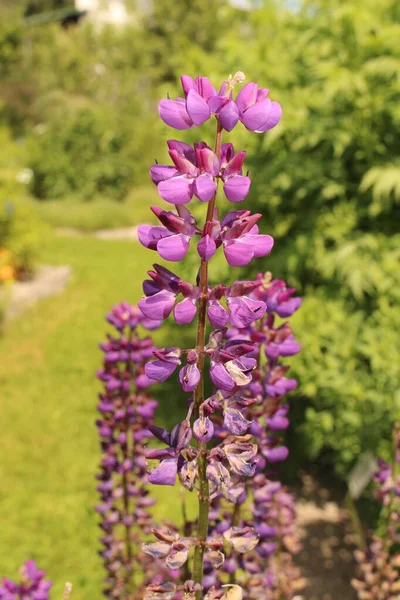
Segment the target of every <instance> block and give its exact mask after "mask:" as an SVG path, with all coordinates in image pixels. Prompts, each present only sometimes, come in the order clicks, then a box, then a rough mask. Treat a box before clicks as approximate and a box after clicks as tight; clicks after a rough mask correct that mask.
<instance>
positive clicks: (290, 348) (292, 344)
mask: <svg viewBox="0 0 400 600" xmlns="http://www.w3.org/2000/svg"><path fill="white" fill-rule="evenodd" d="M300 350H301V344H300V343H299V342H297V341H296V340H295V339H294V337H293V336H292V335H291V336H289V337H288V338H286V340H284V341H283V342H282V343H281V344H280V352H279V353H280V355H281V356H294V355H295V354H298V353H299V352H300Z"/></svg>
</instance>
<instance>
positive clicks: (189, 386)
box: [179, 350, 200, 392]
mask: <svg viewBox="0 0 400 600" xmlns="http://www.w3.org/2000/svg"><path fill="white" fill-rule="evenodd" d="M198 360H199V355H198V354H197V352H196V350H190V351H189V352H188V355H187V364H186V366H185V367H183V369H181V370H180V372H179V381H180V383H181V386H182V389H183V391H184V392H193V391H194V390H195V389H196V388H197V386H198V383H199V381H200V371H199V368H198V366H197V361H198Z"/></svg>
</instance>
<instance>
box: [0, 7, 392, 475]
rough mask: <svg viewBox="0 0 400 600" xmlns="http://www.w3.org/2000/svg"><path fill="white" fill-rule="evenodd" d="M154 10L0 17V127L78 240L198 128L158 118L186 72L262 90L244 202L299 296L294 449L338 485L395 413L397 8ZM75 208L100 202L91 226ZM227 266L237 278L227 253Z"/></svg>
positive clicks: (381, 445) (245, 139)
mask: <svg viewBox="0 0 400 600" xmlns="http://www.w3.org/2000/svg"><path fill="white" fill-rule="evenodd" d="M22 4H23V3H21V5H22ZM260 4H261V5H260ZM288 4H289V3H288ZM153 8H154V10H153V12H148V13H144V14H143V15H141V16H140V17H139V18H138V19H137V21H136V22H135V24H134V25H130V26H128V27H125V28H121V29H113V28H111V27H104V28H100V29H99V28H96V27H93V26H91V25H90V24H89V23H88V22H85V21H83V22H82V24H80V25H79V26H77V27H70V28H68V29H63V28H61V27H60V26H59V25H57V24H53V25H44V26H41V27H25V28H24V27H23V24H22V20H21V19H20V18H19V17H18V15H17V13H16V11H14V12H13V14H14V15H15V16H14V18H8V19H0V69H1V76H2V80H3V86H2V89H1V91H0V123H1V124H2V126H3V127H4V128H7V129H8V131H9V138H10V139H11V138H12V137H14V138H21V137H23V138H24V140H25V142H24V147H25V149H26V150H27V152H26V154H25V158H24V161H25V162H24V164H23V165H22V166H23V167H25V168H30V169H32V172H33V178H32V182H31V184H29V185H28V186H25V189H26V188H27V187H29V189H30V191H31V193H32V194H33V195H34V196H35V197H37V198H40V199H43V200H47V201H49V200H50V201H51V202H48V204H49V208H48V210H47V213H46V208H45V206H44V205H45V204H46V203H43V207H42V208H41V210H40V211H39V212H40V213H41V214H44V215H45V214H47V220H49V221H51V222H53V224H58V225H63V226H66V225H68V224H69V222H68V218H69V215H70V216H71V219H72V220H73V225H74V226H77V225H78V224H79V220H80V218H82V222H83V223H84V224H83V225H82V226H83V228H85V229H92V228H93V227H94V223H98V222H100V223H101V226H103V223H105V221H109V222H110V223H118V224H122V223H120V221H119V219H120V218H121V215H122V217H123V215H124V214H125V212H124V211H125V209H126V207H128V206H129V202H130V200H129V199H130V198H131V197H132V190H133V189H134V188H136V187H137V186H138V185H140V186H141V185H142V184H143V183H144V181H147V169H148V166H149V165H150V164H152V162H153V160H154V158H155V157H157V158H158V159H159V160H160V161H162V160H164V159H165V145H164V144H163V143H160V140H162V139H164V138H165V137H166V136H167V135H169V136H170V137H175V136H176V137H179V138H182V137H183V138H184V139H187V140H193V139H195V138H196V136H197V134H198V132H197V131H189V132H185V133H184V134H181V132H179V133H176V132H175V133H174V132H172V131H171V130H168V129H167V128H166V127H164V125H163V124H162V123H160V122H159V121H158V120H157V119H156V106H157V99H158V98H159V97H160V96H165V95H166V94H167V92H169V93H170V94H171V96H174V95H176V94H177V93H178V91H179V85H178V75H179V74H180V73H182V72H186V73H189V74H193V75H195V74H196V73H201V74H204V75H209V76H210V77H211V78H212V79H213V81H215V82H216V83H217V82H218V81H219V80H221V79H222V77H226V75H227V74H229V73H234V72H235V71H237V70H239V69H240V70H243V71H244V72H245V73H246V75H247V76H248V78H249V79H250V80H253V81H258V82H260V83H261V84H262V85H267V86H268V87H270V88H271V90H272V91H271V96H272V98H273V99H277V100H279V101H280V102H281V103H282V105H283V111H284V113H283V120H282V123H281V125H280V126H279V127H277V128H276V129H274V130H273V131H271V132H270V133H269V134H268V135H266V136H258V135H256V134H248V132H246V131H245V130H243V129H242V128H239V127H237V128H236V130H235V131H234V132H233V136H230V139H233V140H234V142H235V145H236V146H237V147H238V148H239V147H246V148H247V149H248V161H247V166H249V167H250V169H251V176H252V178H253V186H252V194H251V198H250V204H251V206H252V208H253V209H254V210H258V211H259V212H261V213H262V214H263V220H264V223H263V228H264V229H265V230H267V231H268V232H269V233H272V234H273V235H274V237H275V239H276V246H275V249H274V251H273V253H272V255H271V257H270V258H268V261H265V262H262V261H259V265H258V266H257V267H256V268H258V269H259V270H266V269H270V270H272V271H273V272H274V274H275V276H278V277H285V278H287V279H288V280H289V282H290V283H292V284H294V285H297V287H298V288H299V291H300V292H301V293H302V295H304V297H305V302H304V306H303V308H302V310H301V311H300V312H299V314H298V315H297V316H296V318H295V327H296V331H297V334H298V336H299V337H300V338H301V341H302V343H303V351H302V353H301V355H300V356H299V357H297V358H296V359H295V361H294V364H295V367H294V371H295V372H296V374H297V375H298V376H299V377H300V379H301V386H300V388H299V392H298V394H299V400H298V402H297V404H296V402H293V404H294V413H293V414H294V416H295V423H294V427H295V430H296V436H295V437H296V440H299V441H298V443H299V445H300V446H301V448H300V450H301V452H302V453H303V456H306V457H308V458H314V457H317V456H321V455H323V456H324V458H325V460H326V461H327V462H329V463H331V464H333V465H334V466H335V468H336V469H337V471H338V472H339V473H340V474H341V475H342V476H345V475H346V474H347V473H348V471H349V468H350V466H351V464H352V463H353V462H354V461H355V460H356V457H357V455H358V454H359V453H360V452H361V451H362V450H366V449H372V450H373V451H374V452H375V453H376V452H379V453H383V454H387V452H388V445H389V439H390V429H391V424H392V422H393V421H394V420H395V418H398V416H399V412H400V396H399V392H398V382H399V379H400V346H399V343H400V342H399V336H398V335H397V334H396V331H398V329H399V326H400V316H399V312H400V311H399V296H400V292H399V290H400V287H399V284H400V270H399V258H400V256H399V255H400V250H399V242H400V234H399V202H400V163H399V155H400V143H399V136H398V131H399V128H400V78H399V73H400V46H399V42H398V40H399V39H400V5H399V3H398V2H397V1H396V0H380V2H379V3H377V2H376V1H375V0H347V1H346V2H343V1H342V0H329V1H326V0H304V2H302V3H299V4H298V5H297V3H296V5H295V7H294V8H293V5H292V8H291V9H290V8H288V5H287V4H285V3H282V4H281V3H278V2H273V1H272V0H271V1H265V2H263V3H257V8H254V7H253V9H252V10H244V9H235V8H233V7H232V6H231V5H230V4H229V3H228V2H220V1H217V0H201V1H200V0H196V1H195V2H189V0H179V1H176V2H173V3H172V2H170V1H168V0H157V2H155V3H154V7H153ZM205 131H206V132H207V133H206V134H205V137H207V139H210V138H209V137H208V132H211V129H210V128H209V127H208V126H206V128H205ZM71 197H73V202H72V203H71V204H70V206H71V212H70V213H69V210H68V208H65V210H64V205H67V199H70V198H71ZM99 199H100V200H99ZM81 200H84V201H88V200H90V201H92V200H96V201H97V202H100V203H101V204H97V206H99V207H100V206H101V208H100V212H99V217H98V220H96V219H95V220H93V221H91V220H90V217H89V216H88V215H89V213H90V209H89V211H88V208H87V206H88V205H89V206H90V202H89V203H86V204H84V205H82V208H81V207H80V206H78V203H79V201H81ZM112 200H118V201H119V202H120V203H121V204H122V202H123V201H125V204H124V207H125V208H124V211H121V212H118V214H117V212H115V213H114V211H113V210H112V209H111V208H110V202H111V201H112ZM57 201H59V205H60V208H59V210H57V208H56V206H55V205H56V203H57ZM139 202H140V200H139V199H138V204H139ZM95 204H96V203H95V202H93V208H94V207H95ZM133 204H134V203H132V214H133V211H134V210H135V209H134V207H133ZM128 210H129V209H128ZM137 211H138V212H140V210H139V209H137ZM102 215H105V216H104V218H103V216H102ZM140 216H141V215H140ZM96 218H97V217H96ZM146 220H148V219H146ZM136 222H137V215H135V218H133V220H132V221H131V220H130V219H129V223H127V224H131V223H136ZM150 261H151V257H149V263H150ZM217 272H218V274H227V270H226V267H224V263H223V260H218V261H217V264H216V267H215V268H214V270H213V273H214V276H215V274H216V273H217ZM300 432H301V435H300V436H299V433H300ZM300 454H301V453H300V452H299V453H296V456H300Z"/></svg>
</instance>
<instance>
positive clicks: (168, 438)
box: [147, 419, 192, 485]
mask: <svg viewBox="0 0 400 600" xmlns="http://www.w3.org/2000/svg"><path fill="white" fill-rule="evenodd" d="M149 429H150V431H151V433H152V434H153V435H154V436H155V437H156V438H157V439H159V440H160V441H162V442H164V443H165V444H167V446H168V448H166V449H163V450H152V451H150V452H148V453H147V458H150V459H158V460H160V461H161V462H160V464H159V465H158V467H155V468H154V469H153V470H152V471H151V472H150V474H149V475H148V481H149V482H150V483H154V484H156V485H174V484H175V481H176V476H177V474H178V471H180V470H181V468H182V466H183V464H184V462H185V461H184V458H183V456H182V454H181V453H182V450H184V449H185V448H186V447H187V446H188V445H189V443H190V440H191V438H192V429H191V427H190V423H189V421H188V420H187V419H186V420H185V421H182V423H180V424H178V425H176V426H175V427H174V429H173V430H172V431H171V433H168V432H167V431H166V430H165V429H162V428H160V427H155V426H150V427H149Z"/></svg>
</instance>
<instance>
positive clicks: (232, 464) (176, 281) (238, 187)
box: [138, 72, 298, 600]
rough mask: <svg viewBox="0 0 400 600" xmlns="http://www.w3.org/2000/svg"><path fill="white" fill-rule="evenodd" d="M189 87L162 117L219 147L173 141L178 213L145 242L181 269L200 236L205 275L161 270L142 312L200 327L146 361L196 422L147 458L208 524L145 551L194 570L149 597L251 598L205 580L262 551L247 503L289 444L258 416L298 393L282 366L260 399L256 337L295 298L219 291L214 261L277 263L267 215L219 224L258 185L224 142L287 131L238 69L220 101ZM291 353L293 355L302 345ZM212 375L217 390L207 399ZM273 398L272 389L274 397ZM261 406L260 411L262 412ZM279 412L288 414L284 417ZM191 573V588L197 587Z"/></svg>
mask: <svg viewBox="0 0 400 600" xmlns="http://www.w3.org/2000/svg"><path fill="white" fill-rule="evenodd" d="M181 80H182V87H183V92H184V97H183V98H178V99H176V100H171V99H167V100H162V101H161V102H160V105H159V113H160V116H161V118H162V119H163V121H164V122H165V123H166V124H167V125H170V126H172V127H174V128H175V129H188V128H191V127H196V126H199V125H201V124H202V123H204V122H205V121H207V120H208V119H209V118H211V117H215V119H216V136H215V143H214V149H213V150H212V149H211V148H210V147H209V146H208V145H207V144H206V143H205V142H198V143H196V144H194V146H193V147H192V146H190V145H188V144H186V143H185V142H181V141H178V140H169V141H168V150H169V155H170V157H171V159H172V163H173V164H172V165H160V164H158V163H157V164H155V165H153V166H152V167H151V169H150V176H151V178H152V180H153V182H154V183H155V185H157V189H158V192H159V194H160V196H161V197H162V198H163V199H164V200H165V201H166V202H167V203H169V204H170V205H173V206H174V207H175V212H174V211H172V210H171V211H170V210H162V209H160V208H158V207H152V211H153V213H154V214H155V215H156V216H157V218H158V219H159V221H160V225H159V226H150V225H142V226H140V227H139V230H138V236H139V240H140V242H141V243H142V244H143V245H144V246H146V247H147V248H149V249H151V250H154V251H156V252H158V254H159V255H160V256H161V257H162V258H163V259H165V260H168V261H171V262H179V261H181V260H182V259H183V258H184V257H185V255H186V253H187V252H188V249H189V246H190V243H191V241H192V240H193V239H196V238H197V239H198V242H197V253H198V255H199V258H200V265H199V271H198V275H197V279H196V282H195V283H191V282H188V281H185V280H183V279H182V278H180V277H179V276H178V275H176V274H175V273H174V272H172V271H170V270H169V269H166V268H165V267H163V266H161V265H159V264H154V265H153V269H152V270H150V271H149V272H148V274H149V279H148V280H146V281H145V282H144V284H143V291H144V298H142V300H140V302H139V304H138V306H139V308H140V310H141V311H142V313H143V314H144V315H145V316H146V317H147V318H150V319H161V320H163V319H166V318H167V317H168V316H169V315H170V314H171V313H173V315H174V318H175V321H176V322H177V323H178V324H180V325H183V324H185V323H191V322H192V321H193V320H194V319H195V318H197V336H196V342H195V344H194V346H193V347H192V348H184V349H182V348H179V347H169V348H162V349H157V350H156V351H154V352H153V354H154V360H152V361H150V362H149V363H147V364H146V366H145V373H146V375H147V376H148V377H149V378H150V379H152V380H155V381H158V382H162V381H165V380H166V379H167V378H168V377H170V376H171V375H172V374H173V373H174V371H175V370H176V369H177V368H178V367H179V368H180V369H179V381H180V383H181V386H182V388H183V390H184V391H185V392H187V393H188V394H190V396H189V408H188V412H187V415H186V417H185V419H184V420H183V421H182V422H181V423H178V424H177V425H176V426H175V427H174V428H173V430H172V431H171V432H168V431H166V430H164V429H161V428H159V427H155V426H150V427H149V429H150V431H151V432H152V433H153V435H154V436H155V437H156V438H158V440H159V441H161V442H163V444H164V445H165V446H166V447H164V448H162V449H156V450H152V451H150V452H149V453H148V454H147V458H148V459H150V460H153V459H154V460H158V461H159V464H158V465H157V466H155V467H154V468H153V469H152V471H151V472H150V474H149V477H148V480H149V482H150V483H153V484H158V485H174V484H175V481H176V478H177V477H178V478H179V480H180V482H181V484H182V485H183V486H184V487H186V488H187V489H188V490H191V491H192V490H196V492H197V496H198V518H197V520H196V523H195V524H186V527H185V531H184V532H183V535H182V534H179V533H177V531H176V530H175V529H171V528H170V527H163V528H154V529H153V534H154V536H155V538H156V539H155V541H150V542H147V543H146V544H144V551H145V552H146V553H147V554H149V555H150V556H153V557H155V558H164V559H165V564H166V566H167V567H168V568H169V569H170V570H172V571H176V570H177V569H181V567H183V566H185V565H186V566H185V569H184V571H183V573H182V577H183V576H184V577H185V578H186V581H184V580H182V581H181V583H180V584H179V583H178V584H177V585H176V584H175V582H171V581H170V582H164V583H158V582H157V583H154V584H152V585H150V586H149V587H148V589H147V593H146V594H147V595H146V596H145V597H146V599H148V600H159V599H162V600H164V599H165V600H168V599H169V598H175V595H174V594H178V595H176V598H178V597H181V596H179V594H181V595H182V594H185V596H184V597H185V598H193V599H196V600H202V599H203V598H207V600H209V599H210V600H211V599H212V598H222V597H224V598H228V597H232V598H233V595H234V594H235V595H236V596H235V597H237V598H239V595H238V594H240V595H241V594H242V591H241V588H240V587H238V585H237V582H235V577H234V576H232V577H231V578H230V584H231V585H233V586H234V587H232V588H230V589H224V587H223V585H224V584H225V583H229V578H228V582H227V581H226V580H224V579H223V578H222V579H221V580H220V582H219V583H218V581H217V580H215V583H217V588H218V587H219V589H215V587H214V588H210V585H211V586H212V583H213V581H212V579H210V578H209V579H210V581H209V582H207V577H206V576H205V575H206V572H207V571H208V570H209V565H210V568H211V569H217V570H218V569H221V568H222V566H223V565H224V562H225V560H226V558H227V557H228V558H229V556H230V555H231V553H232V552H235V553H238V554H239V555H243V556H244V555H247V554H248V553H252V552H253V550H254V548H255V547H256V546H257V544H258V543H259V541H260V539H261V536H260V534H259V533H258V532H257V530H256V529H255V527H254V521H253V520H252V519H250V520H249V519H246V520H245V522H244V521H243V517H242V515H241V514H240V506H241V505H242V504H243V503H244V502H245V500H246V497H247V496H248V493H249V490H250V487H251V486H250V485H248V482H249V481H250V479H252V478H253V477H254V476H255V475H256V473H257V472H259V473H261V472H262V470H263V468H264V466H265V464H266V463H268V462H270V463H272V462H273V461H274V457H275V460H278V458H277V457H278V455H279V453H281V454H282V450H280V449H279V448H278V449H276V448H275V446H276V445H277V444H278V443H279V440H278V438H275V437H274V436H273V435H267V434H265V435H261V436H260V435H259V436H258V435H257V432H256V431H255V430H256V429H257V427H256V424H257V420H258V417H259V416H260V415H259V413H260V411H261V413H262V414H264V399H265V395H266V396H268V397H269V396H270V395H272V397H274V398H277V397H283V395H284V394H285V393H286V391H289V390H290V389H291V387H290V380H286V378H285V371H286V368H285V367H281V366H280V365H278V364H277V365H275V363H274V365H272V366H271V369H270V370H269V371H268V373H266V374H264V375H260V377H261V379H262V386H264V388H263V391H262V392H260V393H256V394H253V390H252V388H251V384H252V381H253V377H254V375H256V376H257V377H258V375H257V373H258V371H257V369H258V365H259V355H260V348H261V346H262V344H263V342H261V341H260V339H257V337H256V336H252V335H251V332H250V328H251V327H255V328H256V330H257V331H259V328H260V327H261V328H264V321H263V317H264V315H266V314H267V312H269V311H268V309H267V305H268V301H269V302H270V304H271V303H273V302H274V301H275V303H276V304H279V303H282V304H285V302H286V303H290V302H291V295H292V293H293V292H292V291H291V290H287V289H286V288H285V289H281V286H280V283H279V282H278V286H277V287H276V289H275V288H274V289H273V290H272V291H271V293H270V294H269V296H268V293H267V292H266V291H265V290H264V296H265V298H262V297H259V296H257V293H256V290H257V289H258V288H260V286H261V281H260V280H259V279H258V280H255V281H234V282H233V283H231V284H230V285H228V286H226V285H224V284H222V283H219V284H218V285H216V286H214V287H211V286H210V281H209V267H208V263H209V261H210V260H211V259H212V258H213V256H214V255H215V253H216V252H217V251H218V249H219V248H222V251H223V253H224V255H225V258H226V260H227V262H228V264H229V265H230V266H231V267H241V266H244V265H248V264H249V263H250V262H251V261H252V260H253V259H256V258H260V257H264V256H266V255H268V254H269V252H270V251H271V249H272V247H273V244H274V241H273V238H272V237H271V236H270V235H265V234H260V233H259V230H258V225H257V222H258V221H259V219H260V218H261V215H260V214H251V212H250V211H248V210H233V211H229V212H227V213H226V214H224V216H222V217H220V207H219V206H217V194H218V188H219V186H220V185H222V186H223V193H224V196H225V197H226V199H227V200H228V201H229V202H232V203H234V204H237V203H240V202H242V201H243V200H244V199H245V198H246V196H247V194H248V192H249V189H250V186H251V180H250V178H249V177H248V175H244V174H243V164H244V161H245V157H246V152H245V151H240V152H237V153H235V150H234V148H233V146H232V144H230V143H223V139H222V136H223V132H224V131H225V132H229V131H231V130H232V129H233V128H234V127H235V126H236V124H237V123H239V122H241V123H243V124H244V126H245V127H246V128H247V129H248V130H250V131H256V132H257V133H264V132H266V131H268V130H269V129H271V128H272V127H274V126H275V125H277V123H278V122H279V120H280V117H281V108H280V106H279V104H278V103H277V102H272V101H271V100H270V99H269V97H268V96H269V91H268V90H267V89H259V88H258V85H257V84H255V83H248V84H246V85H244V86H243V87H242V89H241V90H240V91H239V93H238V95H237V96H236V98H235V99H234V98H233V91H234V89H235V87H236V86H237V85H238V84H241V83H242V82H243V80H244V75H243V74H242V73H240V72H239V73H237V74H236V75H235V76H234V77H229V78H228V80H227V81H224V82H223V83H222V85H221V87H220V90H219V91H218V92H217V91H216V89H215V88H214V87H213V86H212V84H211V83H210V81H209V80H208V79H207V78H206V77H197V78H196V79H195V80H193V79H192V78H190V77H187V76H183V77H182V78H181ZM194 197H195V198H197V199H198V200H199V201H200V202H205V203H208V206H207V211H206V218H205V222H204V223H203V224H202V225H199V224H198V223H197V221H196V219H195V217H194V216H193V214H191V212H190V211H189V210H188V208H187V206H186V205H188V204H189V203H190V202H191V201H192V200H193V198H194ZM171 208H172V206H171ZM267 296H268V297H267ZM272 296H273V298H272ZM296 302H297V300H295V303H296ZM297 306H298V302H297ZM297 306H296V307H297ZM296 307H294V308H293V310H292V312H293V311H294V310H295V308H296ZM290 314H291V313H290ZM208 324H209V325H210V326H211V330H209V328H208ZM269 326H270V327H272V324H270V325H269ZM271 331H272V329H271ZM290 335H291V332H290V331H289V332H288V329H287V328H286V329H284V330H282V331H276V332H274V336H275V338H276V342H277V344H276V345H277V347H278V348H281V349H283V348H285V347H286V348H289V346H290V340H289V339H288V338H289V337H290ZM266 345H267V344H266ZM292 346H293V348H295V343H294V342H293V344H292ZM282 352H284V350H282ZM294 353H295V350H294V351H293V352H292V354H294ZM289 354H290V352H289ZM278 355H279V351H278ZM278 355H277V356H278ZM182 363H184V364H182ZM207 373H209V378H210V380H211V383H212V385H213V392H212V395H211V396H210V397H207V398H206V397H205V394H204V390H205V379H206V375H207ZM285 381H286V388H285ZM270 390H274V391H273V392H271V394H270ZM279 404H280V402H279V400H275V403H273V406H272V407H270V408H269V411H270V412H269V414H268V415H267V416H268V417H271V418H272V419H273V418H274V416H275V421H277V420H279V415H277V416H276V415H275V412H276V411H277V410H278V407H279ZM253 405H254V407H258V408H257V410H258V412H257V410H256V409H255V408H254V410H252V408H251V407H252V406H253ZM280 410H281V411H282V410H283V412H284V413H285V410H286V409H285V407H282V408H281V409H280ZM219 415H221V417H220V416H219ZM264 416H265V414H264ZM282 418H283V417H282ZM271 427H272V426H271ZM253 429H254V431H253ZM258 437H259V439H258ZM193 438H194V439H195V444H194V445H193V444H192V443H191V442H192V439H193ZM284 454H285V451H284ZM225 502H228V503H232V505H233V506H234V508H233V511H232V514H233V518H232V522H231V526H230V527H229V528H227V529H221V528H220V529H219V530H218V529H217V530H216V531H213V526H212V522H210V518H209V515H210V507H211V509H212V511H213V514H214V513H215V510H222V508H221V507H222V505H223V503H225ZM229 548H231V550H229ZM188 561H190V562H191V567H190V566H189V567H188V564H189V563H188ZM188 575H190V577H191V579H187V577H188ZM232 575H233V574H232ZM220 586H222V587H220ZM209 588H210V589H209Z"/></svg>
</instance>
